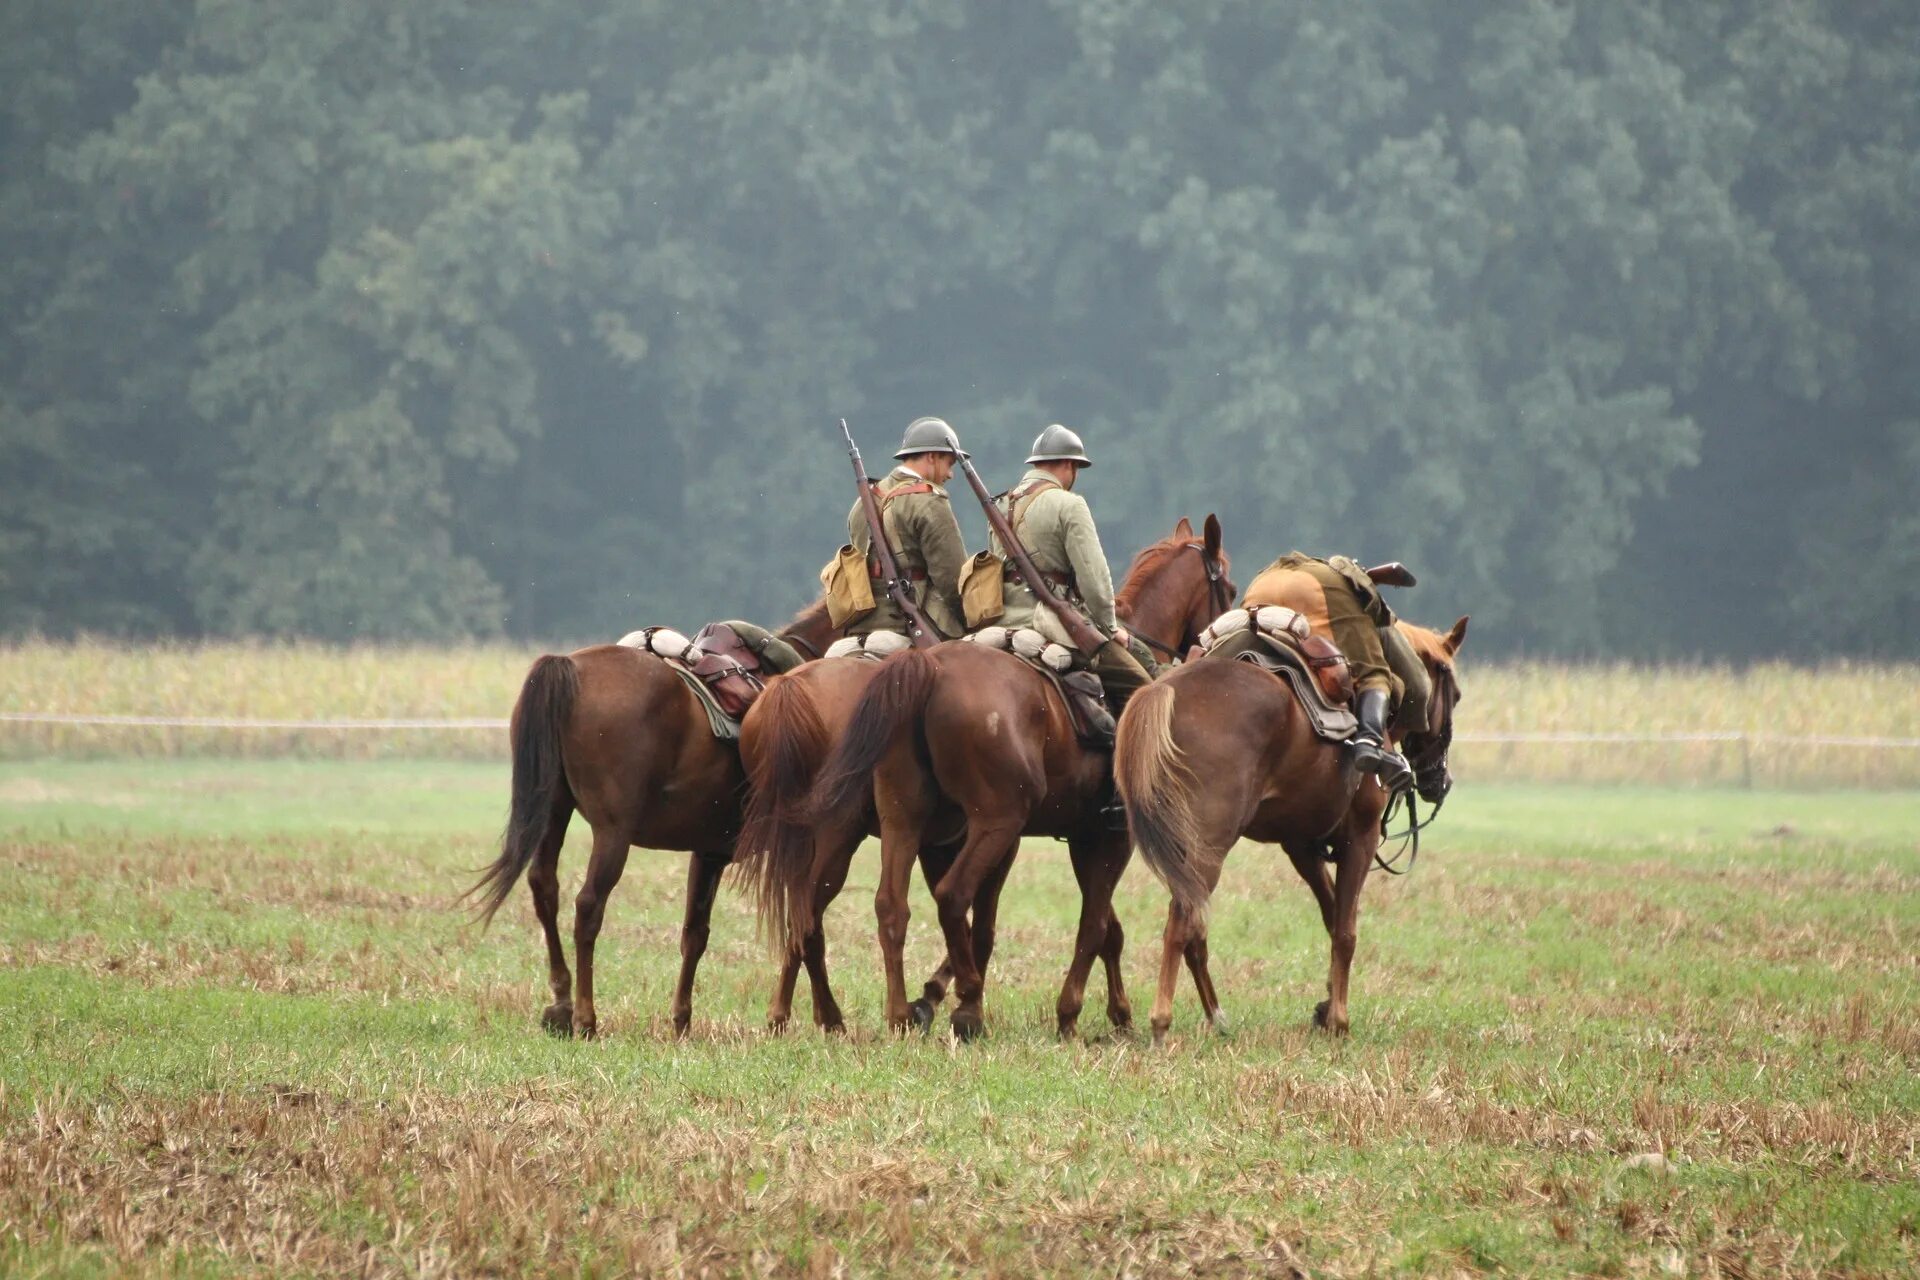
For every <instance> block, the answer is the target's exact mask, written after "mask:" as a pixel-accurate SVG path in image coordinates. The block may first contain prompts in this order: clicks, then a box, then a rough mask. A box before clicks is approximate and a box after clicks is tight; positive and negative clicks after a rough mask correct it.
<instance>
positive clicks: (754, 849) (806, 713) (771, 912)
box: [734, 680, 827, 954]
mask: <svg viewBox="0 0 1920 1280" xmlns="http://www.w3.org/2000/svg"><path fill="white" fill-rule="evenodd" d="M753 725H754V732H755V733H756V734H759V735H764V736H763V738H762V742H763V746H762V749H761V750H760V752H759V753H758V755H757V756H756V758H755V759H754V762H753V767H752V769H751V770H749V772H748V774H747V809H746V813H745V815H744V817H743V818H742V821H741V825H740V838H739V840H738V842H737V843H736V844H735V846H734V867H735V869H736V871H735V874H736V875H737V877H738V878H739V879H740V880H741V881H743V882H744V883H745V885H746V887H747V889H748V891H749V892H750V893H751V894H752V895H753V900H754V909H755V911H756V913H757V914H758V915H759V918H760V932H761V936H763V937H765V938H767V939H768V940H769V941H771V942H774V943H775V944H776V945H778V946H780V947H782V948H784V949H785V951H786V952H788V953H789V954H790V953H792V952H793V951H796V950H798V949H799V947H800V944H801V942H802V941H803V940H804V939H805V937H806V935H807V932H808V930H809V929H810V928H811V927H812V923H813V922H812V919H811V917H812V914H813V896H812V889H813V825H812V823H811V822H809V821H808V810H807V793H808V791H809V790H810V789H811V787H812V785H813V777H814V771H815V768H816V766H817V763H818V761H819V759H820V757H821V756H823V755H825V754H826V750H827V727H826V724H825V722H824V721H822V720H821V718H820V709H819V707H818V706H817V705H816V704H815V703H814V700H813V695H812V694H811V693H809V692H807V688H806V686H805V685H804V684H803V683H801V682H800V681H798V680H775V681H773V682H772V683H771V684H769V685H768V686H767V691H766V692H765V693H763V694H761V695H760V700H759V703H758V704H757V705H756V706H755V707H754V709H753Z"/></svg>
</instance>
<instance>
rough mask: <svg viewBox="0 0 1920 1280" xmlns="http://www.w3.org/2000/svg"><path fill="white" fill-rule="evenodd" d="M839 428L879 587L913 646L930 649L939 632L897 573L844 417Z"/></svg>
mask: <svg viewBox="0 0 1920 1280" xmlns="http://www.w3.org/2000/svg"><path fill="white" fill-rule="evenodd" d="M840 430H841V432H842V433H843V434H845V436H846V437H847V452H848V453H849V454H851V455H852V456H853V482H854V484H855V485H857V486H858V487H859V489H860V510H861V511H863V512H864V513H865V514H866V517H867V533H868V534H869V536H870V537H871V539H872V545H871V548H870V549H871V550H872V552H873V558H874V559H875V560H877V561H879V562H880V580H881V586H882V587H883V588H884V589H885V590H886V593H887V598H888V599H889V600H891V601H893V602H894V604H896V605H898V606H899V608H900V612H901V613H902V614H903V615H905V617H906V619H907V639H909V640H911V641H912V642H913V645H914V647H915V648H917V649H931V648H932V647H933V646H934V645H936V644H939V643H940V633H939V632H938V631H935V630H934V629H933V624H932V623H931V622H929V621H927V615H926V614H925V613H924V612H922V611H921V609H920V602H919V601H918V600H916V599H914V596H913V582H912V580H911V579H909V578H908V577H907V576H906V575H905V574H904V573H901V572H900V562H899V561H898V560H896V559H895V558H894V555H893V544H892V543H890V542H888V541H887V523H886V521H885V520H884V519H882V518H881V515H880V499H879V498H878V497H877V496H876V495H875V494H874V492H873V482H872V481H871V480H869V479H867V464H866V463H864V462H862V461H860V446H859V445H857V444H855V443H854V442H853V429H852V428H851V427H849V426H847V420H846V419H845V418H842V419H840Z"/></svg>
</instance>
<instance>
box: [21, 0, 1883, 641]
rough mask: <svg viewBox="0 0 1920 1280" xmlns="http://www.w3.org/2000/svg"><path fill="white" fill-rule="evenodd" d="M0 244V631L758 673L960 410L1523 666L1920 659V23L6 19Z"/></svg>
mask: <svg viewBox="0 0 1920 1280" xmlns="http://www.w3.org/2000/svg"><path fill="white" fill-rule="evenodd" d="M0 232H3V233H4V237H5V242H6V244H7V245H8V253H7V255H6V257H5V259H4V260H0V326H4V331H5V341H4V344H0V485H4V500H3V501H0V628H5V629H12V630H21V629H30V628H38V629H46V630H53V631H63V630H69V629H74V628H96V629H109V630H129V631H136V632H194V631H202V630H208V631H217V632H256V631H257V632H266V633H304V634H314V635H321V636H328V637H337V638H350V637H383V636H452V635H459V634H467V633H474V632H488V631H494V630H499V629H503V628H504V629H505V630H507V631H510V632H513V633H516V634H529V635H536V636H542V637H588V636H598V635H605V634H607V633H609V632H612V631H615V630H617V629H622V628H625V627H628V626H631V625H638V624H641V623H644V622H649V621H673V622H676V623H678V624H680V625H692V624H694V623H697V622H698V621H699V620H701V619H702V618H704V617H707V616H711V615H714V614H719V613H747V614H750V615H755V616H773V615H777V614H780V613H783V612H785V611H786V610H788V609H790V608H791V607H793V606H795V605H797V604H799V603H801V602H802V600H803V598H804V597H805V595H806V593H807V591H808V589H809V587H810V586H811V585H812V581H813V574H814V572H815V570H816V569H817V567H818V565H819V564H820V563H821V562H822V561H823V560H824V559H825V558H826V557H827V556H828V554H829V553H830V552H831V550H832V547H833V545H834V543H835V542H836V541H837V537H838V529H839V525H840V521H841V519H842V517H843V515H844V512H845V508H846V503H847V501H848V500H849V495H848V494H847V493H846V492H845V491H844V489H845V486H844V484H843V482H842V478H841V469H842V460H841V458H840V457H839V455H838V454H837V453H836V451H835V445H834V436H833V432H832V422H833V418H834V417H836V416H838V415H839V414H843V413H844V414H847V415H849V416H850V417H851V418H852V420H853V421H854V422H855V423H856V424H857V426H858V427H859V428H860V433H861V435H862V438H863V441H864V442H865V443H866V444H867V448H868V450H869V452H874V453H877V452H879V450H880V447H881V446H882V445H883V444H887V443H889V442H890V441H891V439H892V437H893V436H894V435H895V434H896V433H897V431H898V429H899V428H900V426H901V425H903V424H904V422H905V421H906V419H907V418H908V417H910V416H912V415H913V414H916V413H920V412H939V413H944V414H946V415H947V416H949V417H950V418H951V419H952V420H953V421H954V422H955V423H956V425H958V426H959V427H960V428H961V431H962V433H963V435H964V436H965V438H966V439H967V440H968V442H969V443H970V445H971V446H972V447H973V448H974V449H975V451H976V453H977V454H978V455H979V456H980V458H981V460H982V462H983V463H985V464H987V465H988V466H989V468H990V469H992V470H993V471H995V472H997V473H1001V474H1003V475H1004V476H1006V477H1007V478H1009V479H1010V478H1011V477H1012V476H1013V474H1015V467H1016V465H1017V463H1018V460H1019V457H1020V456H1022V455H1021V454H1020V450H1021V449H1022V448H1023V446H1024V445H1025V443H1026V441H1027V440H1028V439H1030V438H1031V436H1032V434H1033V433H1034V432H1035V431H1036V430H1037V429H1038V428H1039V427H1040V426H1041V425H1044V423H1045V422H1047V421H1049V420H1052V419H1056V418H1057V419H1062V420H1065V421H1067V422H1069V423H1071V424H1072V425H1074V426H1076V427H1077V428H1080V429H1082V430H1083V431H1085V432H1086V433H1087V434H1088V436H1089V438H1090V440H1091V442H1092V443H1093V446H1094V448H1095V449H1096V451H1097V452H1098V453H1099V455H1100V456H1101V461H1102V463H1103V465H1102V466H1101V467H1100V468H1099V469H1098V470H1097V471H1096V472H1094V473H1093V475H1092V476H1091V477H1090V481H1091V495H1090V496H1092V498H1093V500H1094V503H1095V509H1096V511H1099V512H1101V513H1102V516H1103V519H1104V521H1105V524H1106V528H1107V537H1108V539H1109V540H1110V542H1112V543H1113V544H1114V545H1113V546H1112V547H1110V550H1111V551H1112V552H1113V553H1114V555H1115V556H1116V558H1118V557H1119V556H1120V555H1121V554H1122V553H1123V552H1124V551H1125V550H1127V549H1130V548H1131V547H1132V546H1134V545H1137V544H1139V543H1140V542H1143V541H1145V540H1147V539H1149V538H1152V537H1155V536H1158V535H1159V534H1161V533H1163V532H1164V531H1165V529H1166V528H1167V527H1169V526H1170V524H1171V522H1172V520H1173V518H1174V517H1175V516H1177V515H1178V514H1180V513H1182V512H1192V513H1195V514H1199V513H1203V512H1205V511H1207V510H1218V511H1219V512H1220V513H1221V516H1222V518H1223V520H1224V521H1225V522H1226V525H1227V529H1228V539H1229V545H1230V547H1231V548H1233V549H1236V550H1237V551H1238V552H1239V553H1240V555H1241V558H1242V561H1243V563H1245V562H1247V561H1257V560H1258V559H1259V557H1260V556H1262V555H1265V554H1270V553H1273V552H1277V551H1279V550H1284V549H1286V548H1287V547H1290V546H1294V545H1298V546H1302V547H1306V548H1309V549H1318V548H1326V549H1348V550H1351V551H1353V552H1355V553H1357V554H1362V555H1374V556H1383V557H1384V556H1387V555H1398V556H1401V557H1403V558H1406V559H1408V560H1410V561H1413V562H1414V563H1416V564H1417V565H1419V566H1420V567H1421V568H1422V569H1423V570H1424V571H1425V573H1426V576H1427V579H1428V581H1429V582H1430V583H1432V584H1433V585H1432V586H1431V587H1430V588H1426V589H1423V590H1422V591H1421V592H1420V593H1419V596H1418V597H1416V600H1418V601H1427V602H1430V603H1427V604H1424V605H1422V604H1418V603H1416V604H1415V606H1414V607H1415V609H1416V610H1417V611H1418V610H1423V609H1424V610H1428V611H1432V612H1435V613H1438V612H1441V611H1445V612H1448V613H1449V614H1450V613H1452V612H1454V611H1456V610H1471V611H1473V612H1474V613H1475V614H1476V617H1477V619H1478V621H1479V622H1480V623H1482V624H1483V626H1482V628H1481V629H1478V630H1477V633H1476V634H1479V635H1484V636H1485V637H1486V639H1487V647H1488V649H1489V650H1492V649H1494V648H1496V647H1498V648H1506V649H1512V648H1516V647H1528V648H1532V649H1536V650H1554V651H1562V652H1585V651H1595V650H1599V649H1602V648H1606V649H1620V648H1627V649H1632V650H1637V651H1642V652H1669V653H1698V652H1709V653H1727V654H1734V655H1740V654H1746V653H1753V652H1762V651H1777V650H1781V649H1787V650H1794V649H1799V650H1803V651H1808V652H1811V651H1815V650H1819V651H1831V650H1834V649H1842V650H1848V651H1854V652H1902V653H1908V654H1912V653H1916V652H1920V647H1917V646H1920V640H1916V638H1915V636H1916V633H1917V632H1920V586H1917V585H1916V583H1920V516H1917V515H1916V509H1917V507H1920V504H1916V502H1915V500H1914V497H1913V494H1914V493H1915V488H1916V486H1920V369H1917V368H1916V362H1915V361H1914V360H1913V359H1912V357H1911V349H1912V348H1913V347H1914V345H1915V337H1916V334H1920V324H1916V319H1920V317H1916V314H1915V313H1916V310H1920V12H1915V11H1914V10H1913V9H1912V7H1911V6H1908V5H1901V4H1895V3H1891V2H1888V3H1873V2H1871V0H1865V2H1855V0H1849V2H1848V3H1844V4H1842V3H1839V0H1828V2H1826V3H1821V2H1818V0H1764V2H1763V3H1758V4H1741V5H1736V4H1730V3H1724V2H1713V3H1701V2H1698V0H1696V2H1695V3H1690V4H1681V3H1677V2H1674V0H1667V2H1665V3H1656V2H1654V0H1619V2H1617V3H1612V4H1608V5H1590V6H1578V7H1577V8H1576V7H1575V6H1574V5H1572V4H1570V3H1551V2H1549V0H1511V2H1509V3H1502V4H1497V5H1490V6H1476V7H1473V8H1472V9H1471V10H1459V9H1458V8H1457V7H1451V8H1450V7H1446V6H1437V5H1425V4H1419V5H1416V4H1412V3H1408V2H1407V0H1352V2H1351V3H1347V4H1343V5H1338V6H1327V5H1323V4H1314V3H1308V2H1306V0H1297V2H1293V3H1282V4H1275V3H1270V2H1263V3H1254V2H1253V0H1184V2H1183V3H1180V4H1165V3H1148V2H1147V0H1049V2H1047V3H1038V2H1036V0H976V2H973V3H961V2H960V0H931V2H929V3H921V4H915V5H906V6H901V5H871V4H852V3H846V2H844V0H836V2H834V3H828V4H819V5H807V6H775V7H768V8H766V9H765V10H753V9H745V8H739V7H727V6H691V7H690V6H685V5H672V4H668V3H665V2H664V0H605V2H603V3H597V4H589V5H579V4H561V3H554V2H553V0H522V3H519V4H515V5H497V4H480V3H475V2H472V0H416V2H415V3H412V4H409V5H406V6H401V7H398V8H396V7H394V6H391V5H381V4H374V3H370V2H369V0H285V2H284V3H280V4H275V5H271V6H261V5H248V4H241V3H237V2H236V0H144V2H143V3H140V4H134V3H130V2H129V0H59V2H57V3H56V2H54V0H18V2H17V3H14V4H11V5H9V6H7V7H6V9H5V10H4V12H0ZM970 518H971V517H970V513H967V512H963V519H970ZM978 523H979V522H978V521H977V520H974V521H972V524H971V526H970V527H973V528H975V529H976V530H977V528H978ZM1796 620H1797V621H1798V622H1800V623H1802V624H1804V629H1803V630H1801V631H1796V629H1795V627H1794V625H1793V624H1794V622H1795V621H1796Z"/></svg>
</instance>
